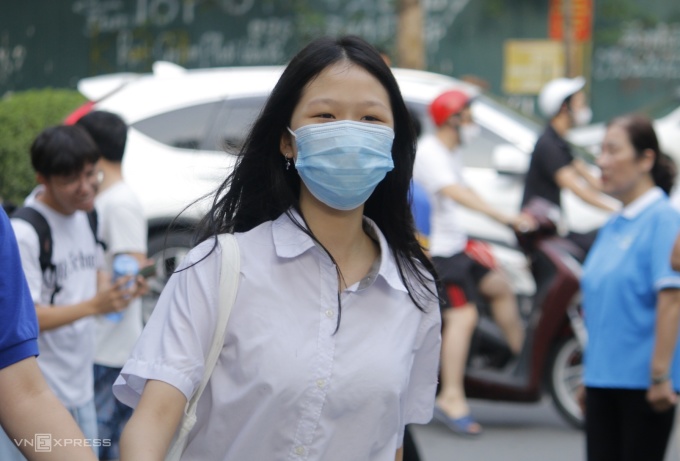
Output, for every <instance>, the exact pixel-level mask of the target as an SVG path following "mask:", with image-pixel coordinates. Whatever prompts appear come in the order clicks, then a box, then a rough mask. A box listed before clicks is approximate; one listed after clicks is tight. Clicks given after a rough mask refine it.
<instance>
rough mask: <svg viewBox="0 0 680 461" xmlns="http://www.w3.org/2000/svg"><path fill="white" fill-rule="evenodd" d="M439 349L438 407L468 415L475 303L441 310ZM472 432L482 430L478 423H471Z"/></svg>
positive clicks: (455, 414)
mask: <svg viewBox="0 0 680 461" xmlns="http://www.w3.org/2000/svg"><path fill="white" fill-rule="evenodd" d="M443 321H444V327H443V330H442V352H441V367H440V390H439V395H438V396H437V406H438V407H439V408H440V409H441V410H442V411H443V412H444V413H445V414H446V415H447V416H448V417H449V418H453V419H458V418H462V417H464V416H467V415H469V414H470V407H469V406H468V403H467V399H466V398H465V387H464V380H465V365H466V363H467V358H468V352H469V349H470V341H471V339H472V334H473V333H474V329H475V326H476V325H477V308H476V307H475V305H474V304H470V303H468V304H466V305H464V306H461V307H456V308H450V309H447V310H445V311H444V313H443ZM469 431H470V432H472V433H478V432H480V431H481V426H480V425H479V424H477V423H473V424H472V425H470V427H469Z"/></svg>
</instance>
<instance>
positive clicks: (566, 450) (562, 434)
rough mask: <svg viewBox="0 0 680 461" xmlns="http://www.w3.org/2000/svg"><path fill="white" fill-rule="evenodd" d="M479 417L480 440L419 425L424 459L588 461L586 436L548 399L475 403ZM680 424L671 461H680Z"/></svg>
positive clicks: (669, 455) (416, 431)
mask: <svg viewBox="0 0 680 461" xmlns="http://www.w3.org/2000/svg"><path fill="white" fill-rule="evenodd" d="M471 407H472V411H473V414H474V415H475V417H476V418H477V420H478V421H479V423H480V424H482V426H484V434H483V435H482V436H481V437H480V438H478V439H473V440H470V439H464V438H461V437H458V436H456V435H454V434H451V433H450V432H449V431H448V430H447V429H446V428H445V427H444V426H442V425H439V424H438V423H430V424H429V425H426V426H415V427H414V431H413V434H414V436H415V438H416V441H417V443H418V446H419V449H420V453H421V457H422V461H496V460H498V461H584V460H585V455H584V443H585V442H584V436H583V433H582V432H581V431H578V430H576V429H572V428H571V427H570V426H569V425H568V424H567V423H565V422H564V421H562V419H561V418H560V416H559V415H558V414H557V412H556V411H555V410H554V409H553V407H552V403H551V402H550V401H549V400H547V399H546V400H545V401H543V402H541V403H538V404H506V403H496V402H486V401H478V400H472V401H471ZM679 441H680V433H679V429H678V425H677V424H676V429H675V430H674V433H673V440H672V441H671V446H670V447H669V449H668V452H667V455H666V461H680V448H678V447H679V446H680V443H678V442H679Z"/></svg>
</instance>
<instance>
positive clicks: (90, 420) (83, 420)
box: [68, 399, 101, 455]
mask: <svg viewBox="0 0 680 461" xmlns="http://www.w3.org/2000/svg"><path fill="white" fill-rule="evenodd" d="M68 410H69V412H70V413H71V416H73V419H75V421H76V423H77V424H78V427H80V430H81V431H83V435H84V436H85V439H87V440H89V441H90V443H92V450H93V451H94V453H95V455H99V447H98V446H96V445H97V443H96V442H101V440H99V438H98V435H97V410H96V409H95V405H94V399H92V400H90V401H89V402H87V403H86V404H84V405H82V406H80V407H75V408H69V409H68Z"/></svg>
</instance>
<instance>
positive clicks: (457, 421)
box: [434, 405, 482, 438]
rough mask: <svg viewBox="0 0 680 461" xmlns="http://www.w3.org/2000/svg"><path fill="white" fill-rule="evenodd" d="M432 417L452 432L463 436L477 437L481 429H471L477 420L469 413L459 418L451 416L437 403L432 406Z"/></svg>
mask: <svg viewBox="0 0 680 461" xmlns="http://www.w3.org/2000/svg"><path fill="white" fill-rule="evenodd" d="M434 419H435V420H437V421H439V422H440V423H442V424H443V425H445V426H446V427H448V428H449V429H450V430H451V431H452V432H453V433H454V434H457V435H461V436H463V437H470V438H473V437H479V435H481V433H482V431H481V429H480V430H479V431H473V430H472V429H471V428H472V426H473V425H475V424H477V422H476V421H475V420H474V419H472V416H470V415H469V414H467V415H465V416H462V417H460V418H451V417H450V416H449V415H447V414H446V413H445V412H444V410H442V409H441V408H440V407H439V405H435V406H434Z"/></svg>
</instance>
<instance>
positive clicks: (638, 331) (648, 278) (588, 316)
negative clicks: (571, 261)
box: [581, 188, 680, 390]
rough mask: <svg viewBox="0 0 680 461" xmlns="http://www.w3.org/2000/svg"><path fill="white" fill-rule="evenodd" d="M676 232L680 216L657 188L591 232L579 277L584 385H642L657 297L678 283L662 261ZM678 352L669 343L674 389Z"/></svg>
mask: <svg viewBox="0 0 680 461" xmlns="http://www.w3.org/2000/svg"><path fill="white" fill-rule="evenodd" d="M678 232H680V214H679V213H678V212H677V211H675V210H674V209H673V208H672V207H671V205H670V203H669V201H668V198H667V197H666V195H665V194H664V193H663V191H662V190H661V189H659V188H654V189H651V190H650V191H648V192H646V193H645V194H643V195H642V196H641V197H639V198H638V199H636V200H635V201H634V202H632V203H630V204H629V205H628V206H626V207H625V208H624V209H623V210H622V211H621V212H620V213H617V214H615V215H614V216H612V218H611V219H610V220H609V221H608V222H607V223H606V224H605V226H604V227H603V228H602V229H601V230H600V231H599V233H598V236H597V239H596V240H595V243H594V244H593V247H592V248H591V250H590V252H589V253H588V258H587V259H586V262H585V265H584V268H583V277H582V280H581V289H582V292H583V310H584V314H585V323H586V329H587V330H588V344H587V346H586V351H585V355H584V365H585V371H584V378H583V380H584V383H585V385H586V386H590V387H607V388H620V389H621V388H622V389H647V388H648V387H649V385H650V373H651V359H652V354H653V350H654V341H655V327H656V303H657V294H658V292H659V291H660V290H663V289H666V288H680V273H677V272H674V271H673V270H672V269H671V265H670V255H671V251H672V249H673V244H674V242H675V238H676V237H677V236H678ZM678 308H680V306H679V307H678ZM679 345H680V342H679ZM679 349H680V347H678V345H676V349H675V356H674V358H673V364H672V370H671V377H672V380H673V384H674V386H675V388H676V390H678V389H680V354H678V350H679Z"/></svg>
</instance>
